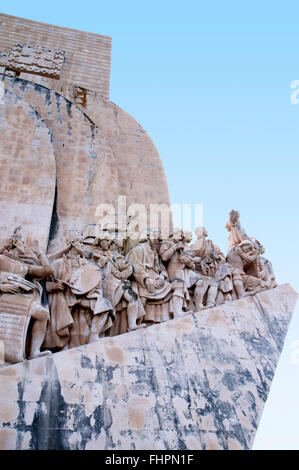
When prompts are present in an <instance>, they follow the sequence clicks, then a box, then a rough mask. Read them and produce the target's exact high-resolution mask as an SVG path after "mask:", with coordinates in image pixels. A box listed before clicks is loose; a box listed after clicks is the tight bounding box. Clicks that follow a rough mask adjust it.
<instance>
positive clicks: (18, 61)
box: [0, 43, 65, 79]
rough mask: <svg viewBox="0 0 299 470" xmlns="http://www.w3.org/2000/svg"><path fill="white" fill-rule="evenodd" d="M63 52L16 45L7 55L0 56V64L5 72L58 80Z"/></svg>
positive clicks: (27, 45)
mask: <svg viewBox="0 0 299 470" xmlns="http://www.w3.org/2000/svg"><path fill="white" fill-rule="evenodd" d="M64 58H65V52H64V51H63V50H60V49H50V48H48V47H44V46H40V45H34V44H23V43H17V44H15V46H14V47H13V49H12V50H11V51H10V53H9V54H7V53H2V54H1V55H0V63H1V65H2V64H3V65H4V66H5V67H6V72H7V71H8V70H9V71H14V72H18V73H20V72H25V73H32V74H36V75H42V76H44V77H49V78H56V79H59V78H60V76H61V69H62V67H63V64H64Z"/></svg>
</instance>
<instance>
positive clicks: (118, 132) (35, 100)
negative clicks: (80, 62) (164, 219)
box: [0, 77, 170, 251]
mask: <svg viewBox="0 0 299 470" xmlns="http://www.w3.org/2000/svg"><path fill="white" fill-rule="evenodd" d="M2 83H3V85H4V87H5V89H6V90H8V91H11V92H13V93H14V94H15V95H17V96H18V98H19V99H20V100H24V101H25V102H26V103H28V104H29V105H30V106H31V107H33V108H34V109H35V110H36V111H37V113H38V114H39V116H41V118H42V119H43V120H44V122H45V124H46V125H47V126H48V128H49V130H50V131H51V136H52V142H53V149H54V154H55V161H56V181H57V197H56V202H55V207H54V212H53V218H52V233H51V235H50V240H51V241H52V243H51V246H55V247H56V249H57V248H58V247H60V246H64V240H65V238H66V237H67V236H68V231H69V230H70V229H77V230H81V228H82V226H83V225H85V224H92V223H97V221H98V220H99V215H98V214H97V213H96V208H97V206H98V205H99V204H111V205H112V207H114V208H115V211H116V213H117V212H118V205H117V203H118V196H119V195H122V196H126V198H127V206H129V205H130V204H132V203H142V204H144V206H145V207H146V208H147V209H149V207H150V204H162V203H164V204H167V205H169V204H170V200H169V192H168V186H167V181H166V176H165V172H164V169H163V166H162V163H161V159H160V156H159V154H158V152H157V150H156V148H155V146H154V144H153V142H152V141H151V139H150V137H149V136H148V135H147V133H146V132H145V131H144V129H142V127H141V126H140V125H139V124H138V123H137V122H136V121H135V120H134V119H133V118H132V117H131V116H129V115H128V114H127V113H125V111H123V110H121V109H120V108H119V107H117V106H116V105H114V104H113V103H111V102H109V101H105V102H104V101H101V100H95V102H94V106H93V109H94V110H95V108H96V104H97V103H98V111H97V113H96V112H95V111H94V113H95V115H93V114H91V116H92V119H93V118H96V123H94V122H93V120H92V119H91V118H90V117H89V116H88V115H87V114H86V113H85V112H84V111H83V110H82V109H79V108H78V107H77V106H76V105H75V104H73V103H71V102H70V101H68V100H67V99H66V98H64V97H63V96H62V95H60V94H58V93H55V92H54V91H52V90H50V89H48V88H45V87H44V86H41V85H38V84H35V83H30V82H28V81H27V80H22V79H18V78H9V77H3V80H2ZM1 146H2V142H1ZM0 176H2V175H1V173H0ZM51 246H50V251H51Z"/></svg>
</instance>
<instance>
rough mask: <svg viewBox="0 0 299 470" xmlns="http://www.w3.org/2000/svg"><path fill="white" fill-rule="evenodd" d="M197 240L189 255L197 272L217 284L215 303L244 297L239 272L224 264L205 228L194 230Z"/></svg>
mask: <svg viewBox="0 0 299 470" xmlns="http://www.w3.org/2000/svg"><path fill="white" fill-rule="evenodd" d="M195 233H196V235H197V240H196V241H195V243H194V244H193V245H191V247H190V248H191V253H192V256H193V259H194V261H195V262H196V267H197V269H198V271H199V272H202V273H203V274H204V275H205V276H208V277H209V278H211V277H212V278H213V279H214V280H215V282H216V283H217V290H218V292H217V298H216V303H217V304H221V303H223V302H228V301H231V300H234V299H236V298H240V297H243V296H244V295H245V291H244V287H243V282H242V278H241V275H240V273H239V271H238V270H237V269H236V268H234V267H233V266H232V265H230V264H229V263H227V262H226V258H225V256H224V254H223V253H222V251H221V250H220V248H219V247H218V246H217V245H216V244H215V243H214V242H213V241H212V240H209V239H208V238H207V237H208V232H207V229H206V228H205V227H197V229H196V230H195Z"/></svg>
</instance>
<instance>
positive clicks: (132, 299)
mask: <svg viewBox="0 0 299 470" xmlns="http://www.w3.org/2000/svg"><path fill="white" fill-rule="evenodd" d="M96 244H97V249H96V250H95V251H94V252H93V259H94V260H95V261H96V262H97V263H98V265H99V266H100V267H101V269H102V270H103V294H104V296H105V297H106V298H107V299H109V300H110V302H111V304H112V307H113V309H114V312H115V315H116V320H115V322H114V323H113V326H112V327H111V328H110V329H109V330H107V333H106V334H107V335H109V336H115V335H117V334H121V333H126V332H127V331H134V330H137V329H139V328H143V327H145V324H140V321H142V318H143V317H144V315H145V311H144V308H143V305H142V303H141V301H140V299H139V297H138V294H137V293H136V292H134V291H133V290H132V287H131V283H130V281H129V278H130V277H131V275H132V273H133V267H132V265H131V264H130V263H129V262H128V261H126V260H125V257H124V255H122V254H121V253H120V250H121V249H122V247H123V240H122V239H120V238H116V237H114V238H113V239H111V234H109V232H106V233H104V232H103V233H102V234H101V235H100V236H99V238H98V239H97V240H96ZM137 321H138V322H139V324H137Z"/></svg>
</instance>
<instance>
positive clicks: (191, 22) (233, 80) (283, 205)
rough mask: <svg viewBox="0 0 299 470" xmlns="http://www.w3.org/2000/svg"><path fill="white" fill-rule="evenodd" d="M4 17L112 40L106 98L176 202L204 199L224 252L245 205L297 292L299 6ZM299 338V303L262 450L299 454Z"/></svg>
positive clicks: (196, 6) (51, 6)
mask: <svg viewBox="0 0 299 470" xmlns="http://www.w3.org/2000/svg"><path fill="white" fill-rule="evenodd" d="M1 11H2V12H3V13H7V14H11V15H15V16H22V17H26V18H29V19H33V20H37V21H44V22H46V23H52V24H57V25H60V26H66V27H70V28H76V29H81V30H85V31H90V32H94V33H99V34H104V35H108V36H111V37H112V70H111V100H112V101H114V102H115V103H117V104H118V105H119V106H121V107H122V108H124V109H125V110H126V111H127V112H129V113H130V114H131V115H132V116H133V117H134V118H135V119H136V120H137V121H139V122H140V123H141V124H142V125H143V127H144V128H145V130H146V131H147V132H148V133H149V135H150V136H151V137H152V139H153V141H154V143H155V144H156V146H157V148H158V150H159V152H160V155H161V158H162V161H163V164H164V167H165V170H166V174H167V178H168V184H169V189H170V195H171V200H172V202H173V203H179V204H182V203H192V204H195V203H202V204H203V205H204V223H205V225H206V227H207V228H208V231H209V235H210V237H211V238H212V239H214V241H215V242H216V243H217V244H218V245H219V246H220V247H221V248H222V249H223V250H224V251H226V246H227V232H226V230H225V223H226V219H227V214H228V212H229V211H230V210H231V209H232V208H234V209H238V210H239V211H240V212H241V221H242V224H243V225H244V227H245V228H246V230H247V232H248V234H249V235H251V236H254V237H256V238H258V239H259V240H260V241H261V242H262V243H263V244H264V245H265V247H266V250H267V252H266V255H267V256H268V258H269V259H270V260H271V261H272V263H273V265H274V269H275V271H276V274H277V279H278V281H279V283H285V282H290V283H291V284H292V286H293V287H294V288H295V289H296V290H297V291H299V277H298V273H297V266H298V261H299V260H298V242H299V217H298V202H299V197H298V193H299V190H298V186H299V184H298V174H299V146H298V137H299V104H298V105H294V104H291V100H290V95H291V92H292V90H291V83H292V81H293V80H299V28H298V18H299V4H298V2H295V1H285V2H283V3H280V2H272V1H271V2H270V1H264V2H260V1H256V0H252V1H251V2H250V4H249V2H248V4H247V5H244V2H242V3H241V2H239V1H238V2H237V1H236V2H233V1H226V2H221V1H214V2H200V1H188V0H187V1H184V2H176V1H164V2H161V1H156V0H151V2H140V1H138V2H137V1H130V0H127V1H126V2H121V1H110V2H106V1H105V2H102V1H89V0H86V1H85V2H80V3H79V2H76V1H72V2H70V1H64V2H61V1H60V2H58V1H56V0H53V1H51V2H50V3H48V4H43V5H42V3H41V2H37V1H36V2H34V1H31V0H26V2H24V1H18V0H14V1H13V2H11V6H9V4H8V2H6V4H5V7H4V6H3V7H1ZM295 341H299V309H298V307H297V311H296V314H295V315H294V318H293V320H292V323H291V326H290V329H289V333H288V336H287V340H286V343H285V347H284V350H283V353H282V356H281V359H280V362H279V367H278V369H277V373H276V376H275V378H274V382H273V385H272V389H271V392H270V395H269V399H268V402H267V404H266V407H265V411H264V415H263V418H262V421H261V424H260V428H259V431H258V434H257V438H256V441H255V448H256V449H263V448H264V449H299V428H298V422H299V405H298V396H299V363H298V364H295V362H299V359H298V361H294V360H293V361H292V354H293V355H294V347H295V346H294V344H295V343H294V342H295ZM298 358H299V354H298Z"/></svg>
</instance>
